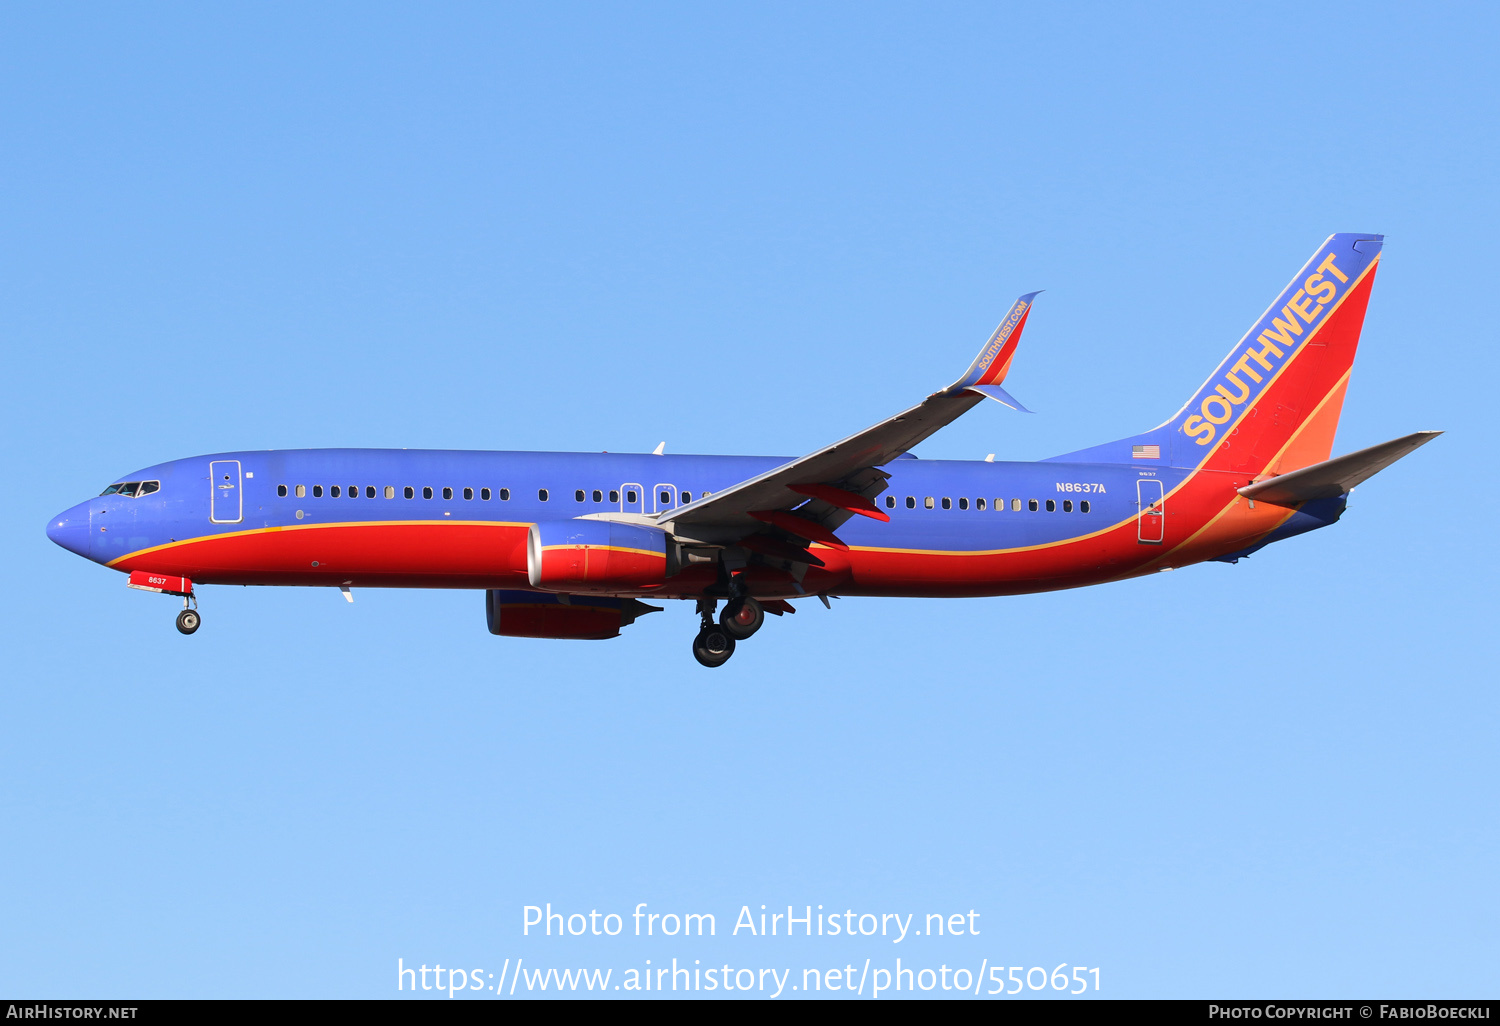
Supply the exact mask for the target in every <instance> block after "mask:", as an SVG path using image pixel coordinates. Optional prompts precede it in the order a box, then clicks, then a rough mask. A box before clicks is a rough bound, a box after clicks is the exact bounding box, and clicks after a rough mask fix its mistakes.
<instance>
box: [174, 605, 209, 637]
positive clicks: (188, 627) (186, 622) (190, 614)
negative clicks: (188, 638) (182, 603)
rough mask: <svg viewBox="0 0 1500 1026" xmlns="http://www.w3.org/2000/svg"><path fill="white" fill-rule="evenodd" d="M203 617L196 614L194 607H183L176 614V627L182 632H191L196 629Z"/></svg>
mask: <svg viewBox="0 0 1500 1026" xmlns="http://www.w3.org/2000/svg"><path fill="white" fill-rule="evenodd" d="M202 622H203V618H202V617H201V616H199V615H198V610H196V609H184V610H183V611H182V612H180V613H178V614H177V629H178V630H179V631H181V632H182V633H184V634H191V633H193V632H194V631H195V630H197V629H198V625H199V624H200V623H202Z"/></svg>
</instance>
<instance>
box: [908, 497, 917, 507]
mask: <svg viewBox="0 0 1500 1026" xmlns="http://www.w3.org/2000/svg"><path fill="white" fill-rule="evenodd" d="M906 508H907V509H916V508H917V497H916V496H915V495H908V496H907V497H906Z"/></svg>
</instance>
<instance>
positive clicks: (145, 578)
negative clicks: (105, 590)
mask: <svg viewBox="0 0 1500 1026" xmlns="http://www.w3.org/2000/svg"><path fill="white" fill-rule="evenodd" d="M125 586H126V587H127V588H136V589H138V590H140V591H154V592H156V593H157V594H159V595H180V596H182V612H180V613H178V614H177V629H178V630H179V631H181V632H182V633H183V634H191V633H193V632H194V631H196V630H197V629H198V627H199V625H200V624H202V623H203V617H202V616H200V615H198V597H197V596H196V595H194V594H193V582H192V581H190V580H188V579H187V578H186V577H176V576H173V575H171V574H158V573H153V572H151V571H149V570H132V571H131V572H130V580H128V581H126V582H125Z"/></svg>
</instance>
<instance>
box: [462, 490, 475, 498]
mask: <svg viewBox="0 0 1500 1026" xmlns="http://www.w3.org/2000/svg"><path fill="white" fill-rule="evenodd" d="M464 498H465V499H473V498H474V489H472V488H465V489H464Z"/></svg>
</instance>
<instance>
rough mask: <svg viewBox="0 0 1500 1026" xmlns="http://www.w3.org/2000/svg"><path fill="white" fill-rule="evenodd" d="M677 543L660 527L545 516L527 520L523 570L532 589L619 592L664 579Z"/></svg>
mask: <svg viewBox="0 0 1500 1026" xmlns="http://www.w3.org/2000/svg"><path fill="white" fill-rule="evenodd" d="M675 548H676V546H675V545H673V544H671V542H670V540H669V539H668V538H667V534H666V532H665V531H663V530H661V529H659V528H655V527H640V526H637V525H635V524H619V523H614V522H612V521H608V520H547V521H543V522H542V523H539V524H532V525H531V531H530V533H529V534H528V536H527V539H526V570H527V575H528V577H529V578H530V580H531V586H532V587H533V588H542V589H544V590H546V591H561V592H568V593H570V594H576V593H579V592H621V591H629V590H631V589H632V588H640V587H650V586H652V585H658V584H661V583H663V582H664V581H666V579H667V578H668V577H669V576H670V575H671V574H672V573H673V572H675V570H676V567H674V566H671V565H670V563H671V560H670V559H669V556H670V555H671V553H672V552H673V550H674V549H675Z"/></svg>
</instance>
